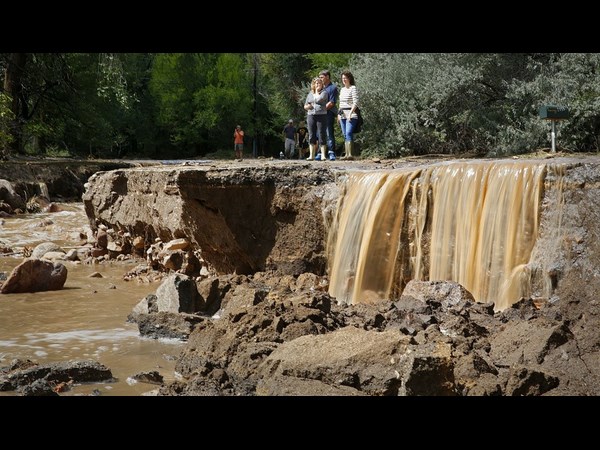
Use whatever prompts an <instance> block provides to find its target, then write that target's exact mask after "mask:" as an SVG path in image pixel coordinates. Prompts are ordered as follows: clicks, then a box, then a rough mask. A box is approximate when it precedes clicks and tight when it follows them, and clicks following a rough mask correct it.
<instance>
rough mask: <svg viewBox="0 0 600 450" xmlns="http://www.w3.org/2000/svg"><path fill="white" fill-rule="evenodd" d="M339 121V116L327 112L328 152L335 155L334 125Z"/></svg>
mask: <svg viewBox="0 0 600 450" xmlns="http://www.w3.org/2000/svg"><path fill="white" fill-rule="evenodd" d="M336 120H337V114H334V113H333V112H332V111H331V110H329V111H327V128H326V134H327V150H329V151H330V152H334V153H335V134H334V133H335V131H334V128H333V125H334V124H335V122H336Z"/></svg>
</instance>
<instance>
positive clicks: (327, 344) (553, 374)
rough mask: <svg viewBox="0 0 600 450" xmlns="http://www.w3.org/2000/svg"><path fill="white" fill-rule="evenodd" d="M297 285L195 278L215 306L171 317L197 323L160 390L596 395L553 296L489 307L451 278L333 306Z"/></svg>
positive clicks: (314, 288)
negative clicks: (393, 297)
mask: <svg viewBox="0 0 600 450" xmlns="http://www.w3.org/2000/svg"><path fill="white" fill-rule="evenodd" d="M307 276H308V275H307ZM309 279H312V283H309V282H307V280H309ZM267 280H268V281H269V284H267V283H265V281H267ZM299 280H300V277H299V278H298V280H294V279H293V277H292V278H291V279H290V278H289V277H277V276H275V275H273V274H272V275H271V276H267V275H266V274H265V273H259V274H257V275H256V276H254V277H252V276H223V277H214V278H212V279H206V280H201V281H200V282H197V285H198V288H199V291H202V292H203V294H201V295H202V296H203V297H204V298H205V299H208V298H213V300H212V301H211V302H208V301H206V302H205V308H206V307H207V306H208V305H211V304H213V305H215V304H219V305H220V307H219V310H218V312H217V314H214V315H213V316H211V315H209V314H207V313H206V312H207V310H206V309H205V310H204V312H198V313H195V314H191V315H190V314H181V313H180V314H175V315H176V316H177V315H178V316H182V317H188V318H189V317H197V318H198V320H197V322H196V323H195V324H193V326H192V327H191V332H190V333H189V337H188V338H187V344H186V347H185V349H184V350H183V351H182V352H181V354H180V356H179V359H178V361H177V364H176V367H175V370H176V371H177V372H178V373H179V374H181V379H179V380H177V381H175V382H172V383H167V384H165V385H163V386H161V387H160V389H159V395H338V396H339V395H350V396H352V395H376V396H380V395H386V396H387V395H410V396H415V395H428V396H431V395H435V396H439V395H459V396H473V395H476V396H498V395H516V396H523V395H564V393H566V392H575V393H577V395H598V394H599V393H600V387H598V386H600V384H598V383H594V384H592V383H589V378H590V376H592V377H593V376H595V375H593V374H591V373H590V371H591V370H593V369H591V368H592V367H594V366H593V365H590V367H587V366H586V364H585V361H589V362H591V361H593V360H594V358H595V356H594V355H595V354H596V353H597V352H596V351H595V350H592V349H590V350H589V352H588V353H586V354H585V355H584V354H581V353H579V354H575V348H576V346H577V343H576V341H575V339H576V337H575V336H576V333H574V328H575V329H577V327H576V326H574V325H575V324H574V323H572V322H568V321H565V320H564V319H562V317H563V316H564V314H559V313H558V312H557V310H560V309H561V308H563V307H564V306H565V305H564V304H561V303H560V302H557V303H554V304H543V305H542V306H541V307H540V308H538V307H535V306H532V305H534V304H535V302H533V301H532V300H531V299H523V300H522V301H521V302H518V303H516V304H515V305H513V307H512V308H511V311H509V312H506V311H505V312H495V311H494V307H493V305H492V304H481V303H476V302H474V301H473V300H472V296H471V294H470V293H469V292H468V291H466V290H465V289H464V288H463V287H462V286H459V285H457V284H456V283H454V282H409V283H408V284H407V289H406V292H408V294H406V295H405V294H403V295H402V296H401V297H400V298H399V299H398V300H397V301H396V302H394V303H389V302H379V303H375V304H358V305H338V304H337V303H336V301H335V299H332V298H330V297H329V295H328V294H327V293H326V292H323V291H321V290H319V289H318V287H319V286H320V285H322V283H323V280H321V279H320V277H308V278H305V277H302V280H301V281H300V282H299ZM154 302H156V300H154ZM150 303H152V302H150ZM213 309H214V306H213ZM211 312H212V310H211ZM162 314H165V313H162ZM171 314H172V313H171ZM146 315H147V316H149V317H155V318H157V319H158V317H159V313H153V312H150V311H149V312H148V313H147V314H146ZM507 315H508V316H510V317H511V318H510V320H507ZM169 320H171V321H172V320H173V317H172V316H169ZM154 326H155V327H156V326H157V323H154ZM569 355H575V356H571V357H569ZM569 361H571V363H569ZM586 378H587V381H586Z"/></svg>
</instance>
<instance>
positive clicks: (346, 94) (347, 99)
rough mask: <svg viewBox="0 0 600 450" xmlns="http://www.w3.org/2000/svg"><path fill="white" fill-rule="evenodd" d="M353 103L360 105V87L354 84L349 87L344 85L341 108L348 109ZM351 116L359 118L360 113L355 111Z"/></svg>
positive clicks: (341, 91) (341, 93) (341, 90)
mask: <svg viewBox="0 0 600 450" xmlns="http://www.w3.org/2000/svg"><path fill="white" fill-rule="evenodd" d="M353 105H356V106H358V89H356V86H355V85H352V86H350V87H349V88H347V87H345V86H344V87H343V88H341V89H340V110H344V109H345V110H348V109H350V108H352V106H353ZM350 118H351V119H355V118H358V115H357V114H356V112H354V113H352V116H351V117H350Z"/></svg>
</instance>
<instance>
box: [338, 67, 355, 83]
mask: <svg viewBox="0 0 600 450" xmlns="http://www.w3.org/2000/svg"><path fill="white" fill-rule="evenodd" d="M344 75H346V78H348V80H349V81H350V86H354V75H352V72H350V71H349V70H344V71H343V72H342V77H343V76H344ZM340 78H341V77H340Z"/></svg>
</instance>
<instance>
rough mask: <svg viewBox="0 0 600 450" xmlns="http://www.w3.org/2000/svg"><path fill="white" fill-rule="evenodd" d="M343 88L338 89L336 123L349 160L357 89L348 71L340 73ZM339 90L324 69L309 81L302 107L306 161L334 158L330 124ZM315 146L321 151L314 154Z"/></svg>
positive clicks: (354, 121) (355, 114) (332, 133)
mask: <svg viewBox="0 0 600 450" xmlns="http://www.w3.org/2000/svg"><path fill="white" fill-rule="evenodd" d="M342 83H343V85H344V87H342V89H341V91H340V95H339V97H340V110H339V117H338V120H339V123H340V127H341V128H342V134H343V135H344V140H345V157H346V159H352V158H353V156H352V150H353V146H354V143H353V131H354V127H355V126H356V123H357V122H358V115H357V111H356V109H357V107H358V92H357V90H356V86H355V85H354V77H353V76H352V74H351V73H350V72H349V71H344V72H342ZM337 100H338V89H337V86H336V85H335V84H333V83H332V82H331V74H330V72H329V71H328V70H323V71H321V73H319V76H318V77H317V78H314V79H313V80H312V82H311V84H310V92H309V93H308V96H307V97H306V102H305V103H304V109H305V110H306V112H307V120H306V121H307V124H308V136H309V137H308V140H309V151H310V154H309V157H308V158H306V159H307V161H311V160H313V159H314V160H315V161H325V160H326V155H325V152H327V156H329V160H330V161H335V137H334V129H333V124H334V122H335V118H336V116H338V111H337V107H336V103H337ZM317 145H320V150H321V153H320V154H317Z"/></svg>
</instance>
